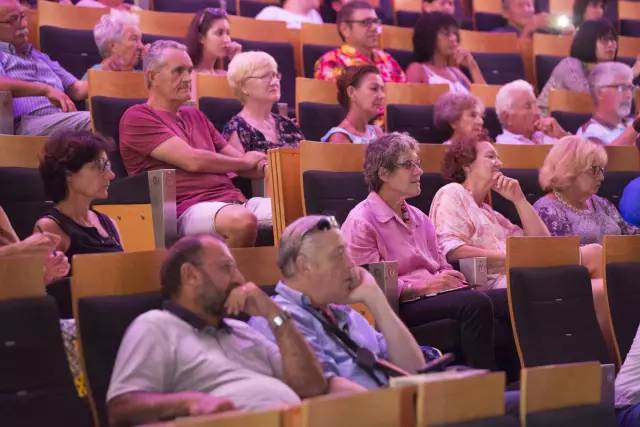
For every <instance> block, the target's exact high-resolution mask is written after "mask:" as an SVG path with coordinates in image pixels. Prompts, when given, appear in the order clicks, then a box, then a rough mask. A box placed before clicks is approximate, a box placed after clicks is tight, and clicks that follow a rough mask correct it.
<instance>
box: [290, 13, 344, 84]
mask: <svg viewBox="0 0 640 427" xmlns="http://www.w3.org/2000/svg"><path fill="white" fill-rule="evenodd" d="M341 44H342V40H341V39H340V36H338V32H337V30H336V26H335V25H334V24H306V23H303V24H302V28H301V29H300V46H301V49H302V65H303V72H304V73H303V75H304V76H305V77H309V78H313V71H314V65H315V63H316V61H317V60H318V58H320V57H321V56H322V55H324V54H325V53H326V52H328V51H330V50H333V49H335V48H337V47H338V46H340V45H341Z"/></svg>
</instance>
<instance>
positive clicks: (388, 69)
mask: <svg viewBox="0 0 640 427" xmlns="http://www.w3.org/2000/svg"><path fill="white" fill-rule="evenodd" d="M336 27H337V30H338V34H339V35H340V38H341V39H342V41H343V44H342V46H340V47H339V48H337V49H334V50H332V51H329V52H327V53H325V54H324V55H322V56H321V57H320V58H319V59H318V60H317V61H316V64H315V72H314V77H315V78H316V79H320V80H336V79H337V78H338V76H339V75H340V74H342V73H343V72H344V69H345V68H347V67H350V66H353V65H366V64H370V65H375V66H376V67H378V70H380V77H382V80H384V81H385V82H396V83H404V82H405V81H406V80H407V77H406V76H405V74H404V71H402V68H401V67H400V64H398V62H397V61H396V60H395V59H393V57H392V56H391V55H389V54H388V53H386V52H385V51H383V50H381V49H378V45H379V41H380V33H381V32H382V21H381V20H380V18H378V16H377V15H376V11H375V9H374V8H373V6H371V5H370V4H369V3H367V2H365V1H362V0H354V1H351V2H349V3H347V4H345V5H344V6H343V7H342V8H341V9H340V12H338V18H337V19H336Z"/></svg>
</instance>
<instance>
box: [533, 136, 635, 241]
mask: <svg viewBox="0 0 640 427" xmlns="http://www.w3.org/2000/svg"><path fill="white" fill-rule="evenodd" d="M606 168H607V152H606V151H605V150H604V147H603V146H602V144H600V143H599V142H595V141H592V140H588V139H582V138H580V137H577V136H571V137H566V138H563V139H561V140H560V141H559V142H558V143H557V144H556V145H554V146H553V147H552V148H551V151H549V154H548V155H547V157H546V158H545V160H544V164H543V165H542V168H540V186H541V187H542V189H543V190H545V191H548V192H549V193H548V194H547V195H545V196H544V197H542V198H540V199H539V200H538V201H537V202H536V203H535V204H534V205H533V206H534V207H535V209H536V211H538V215H540V218H542V221H544V223H545V224H546V225H547V228H548V229H549V231H550V232H551V234H552V235H554V236H579V237H580V243H581V244H583V245H585V244H589V243H602V238H603V237H604V235H606V234H640V228H638V227H634V226H633V225H631V224H629V223H627V222H626V221H625V220H624V219H623V218H622V216H621V215H620V213H619V212H618V210H617V209H616V207H615V206H614V205H613V203H611V202H610V201H609V200H607V199H605V198H604V197H600V196H597V195H596V193H597V192H598V190H599V189H600V185H601V184H602V181H603V180H604V175H605V170H606Z"/></svg>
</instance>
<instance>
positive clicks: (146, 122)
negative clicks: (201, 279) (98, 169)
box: [120, 40, 271, 246]
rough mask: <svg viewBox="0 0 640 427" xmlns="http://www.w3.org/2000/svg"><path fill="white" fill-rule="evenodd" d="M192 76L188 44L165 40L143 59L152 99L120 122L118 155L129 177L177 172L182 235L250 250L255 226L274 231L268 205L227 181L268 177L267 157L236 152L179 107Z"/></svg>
mask: <svg viewBox="0 0 640 427" xmlns="http://www.w3.org/2000/svg"><path fill="white" fill-rule="evenodd" d="M192 69H193V67H192V64H191V59H190V58H189V55H188V54H187V51H186V47H185V46H184V45H182V44H180V43H178V42H174V41H170V40H160V41H156V42H155V43H153V44H152V45H151V46H150V48H149V49H148V51H147V52H146V53H145V54H144V55H143V71H144V73H145V81H146V84H147V87H148V88H149V99H148V100H147V103H145V104H139V105H135V106H133V107H131V108H129V109H128V110H127V111H126V112H125V113H124V115H123V116H122V119H121V120H120V154H121V155H122V160H123V162H124V165H125V168H126V169H127V172H128V173H129V174H137V173H141V172H144V171H148V170H154V169H166V168H171V169H176V199H177V204H178V206H177V214H178V230H179V233H180V234H182V235H184V234H197V233H211V232H214V231H215V232H217V233H218V234H220V235H222V236H224V238H225V239H227V243H228V244H229V245H230V246H251V245H253V244H255V240H256V235H257V226H258V225H259V224H262V225H270V224H271V201H270V200H269V199H266V198H258V197H254V198H252V199H250V200H246V199H245V197H244V196H243V195H242V193H241V192H240V190H239V189H237V188H236V187H235V186H234V185H233V183H232V182H231V179H230V178H229V175H228V174H229V173H230V172H235V173H238V174H240V175H243V176H247V177H252V178H253V177H256V178H257V177H263V176H264V174H263V170H264V167H265V165H266V156H265V154H264V153H260V152H256V151H249V152H246V153H244V154H243V153H241V152H239V151H238V150H236V149H235V148H233V147H232V146H230V145H229V144H227V141H225V140H224V138H222V136H221V135H220V134H219V133H218V131H217V130H216V129H215V128H214V127H213V125H212V124H211V122H209V121H208V120H207V118H206V116H205V115H204V114H203V113H202V112H200V111H199V110H197V109H195V108H192V107H186V106H182V104H183V103H184V102H186V101H187V100H189V98H190V96H191V95H190V92H191V72H192Z"/></svg>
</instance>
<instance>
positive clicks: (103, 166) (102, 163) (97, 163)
mask: <svg viewBox="0 0 640 427" xmlns="http://www.w3.org/2000/svg"><path fill="white" fill-rule="evenodd" d="M92 166H93V167H94V169H97V170H98V172H100V173H105V172H107V171H108V172H111V162H110V161H109V160H107V159H96V160H94V161H93V162H92Z"/></svg>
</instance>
